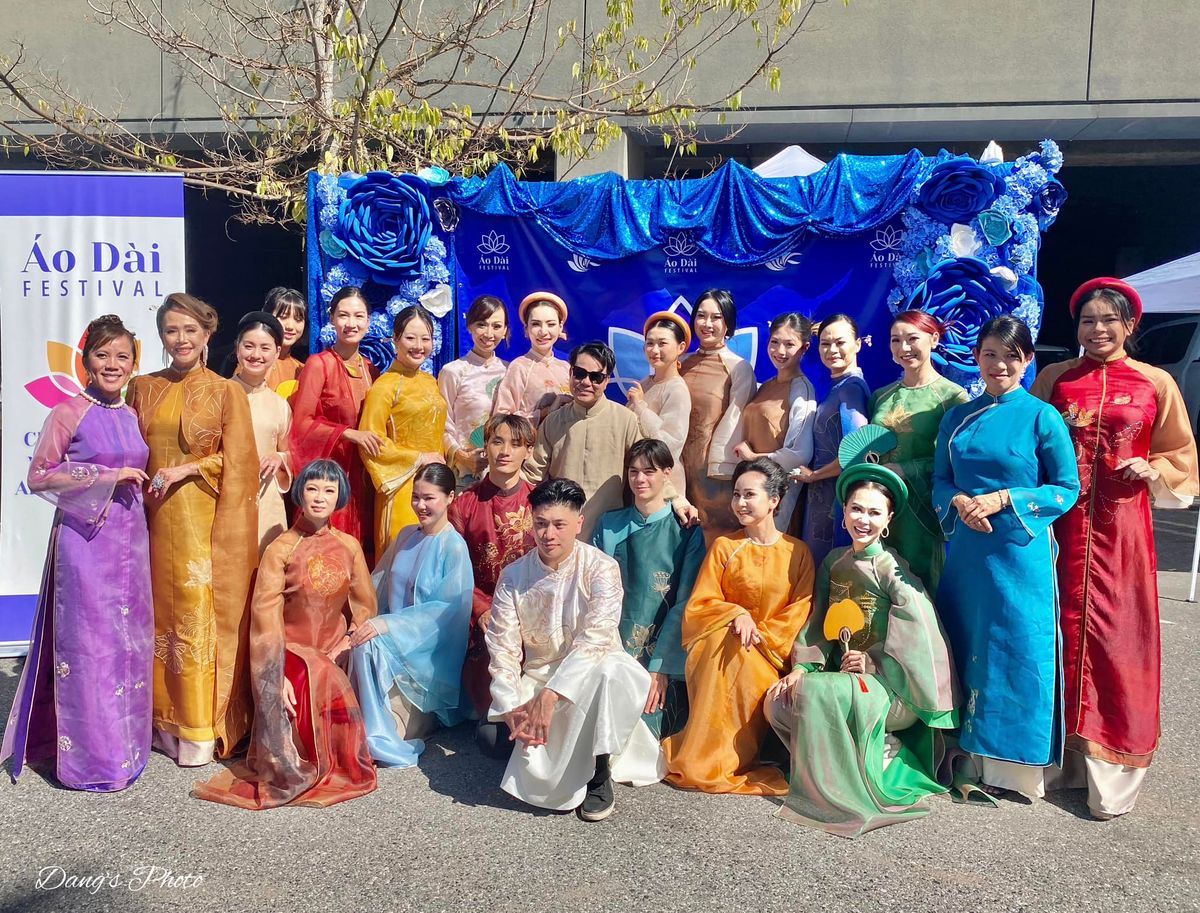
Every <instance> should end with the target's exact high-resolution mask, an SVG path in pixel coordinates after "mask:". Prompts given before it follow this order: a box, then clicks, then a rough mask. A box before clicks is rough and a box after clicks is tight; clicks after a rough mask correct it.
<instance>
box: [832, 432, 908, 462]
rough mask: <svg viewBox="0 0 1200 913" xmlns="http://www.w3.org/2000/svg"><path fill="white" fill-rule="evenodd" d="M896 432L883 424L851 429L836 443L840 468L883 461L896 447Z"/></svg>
mask: <svg viewBox="0 0 1200 913" xmlns="http://www.w3.org/2000/svg"><path fill="white" fill-rule="evenodd" d="M897 443H898V442H897V440H896V432H895V431H893V430H892V429H891V428H885V427H884V426H883V425H863V426H862V427H861V428H859V429H857V430H856V431H851V432H850V433H849V434H847V435H846V436H845V437H844V438H842V442H841V443H840V444H839V445H838V462H839V463H841V464H842V469H846V468H848V467H850V466H853V465H854V464H855V463H883V462H885V460H883V457H884V456H885V455H886V454H888V453H891V452H892V451H893V450H895V449H896V444H897Z"/></svg>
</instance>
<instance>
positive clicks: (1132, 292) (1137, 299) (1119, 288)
mask: <svg viewBox="0 0 1200 913" xmlns="http://www.w3.org/2000/svg"><path fill="white" fill-rule="evenodd" d="M1102 288H1107V289H1112V290H1113V291H1114V292H1120V293H1121V294H1122V295H1124V296H1125V297H1126V298H1127V299H1129V307H1130V309H1131V310H1132V311H1133V319H1134V320H1141V319H1142V296H1141V295H1139V294H1138V293H1137V289H1135V288H1134V287H1133V286H1132V285H1130V284H1129V283H1128V282H1123V281H1121V280H1120V279H1114V278H1112V277H1111V276H1101V277H1100V278H1098V279H1089V280H1088V281H1087V282H1085V283H1083V285H1081V286H1079V288H1077V289H1075V294H1074V295H1072V296H1071V303H1070V305H1068V309H1069V310H1070V312H1071V319H1072V320H1074V319H1075V311H1076V310H1078V308H1079V302H1080V301H1082V300H1083V299H1084V298H1086V297H1087V296H1088V295H1089V294H1091V293H1092V292H1094V291H1096V290H1097V289H1102Z"/></svg>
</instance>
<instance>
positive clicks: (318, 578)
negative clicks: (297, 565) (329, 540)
mask: <svg viewBox="0 0 1200 913" xmlns="http://www.w3.org/2000/svg"><path fill="white" fill-rule="evenodd" d="M304 573H305V575H306V576H307V577H308V583H309V585H310V586H311V587H312V588H313V589H314V590H315V591H316V592H318V593H320V594H321V595H322V596H333V595H334V594H336V593H338V592H339V591H340V590H341V589H342V586H343V584H344V583H345V582H346V581H347V580H349V579H350V575H349V573H347V571H346V568H345V567H343V566H342V565H340V564H338V563H337V562H336V561H333V560H331V559H329V558H327V557H325V556H324V555H313V556H312V557H311V558H309V559H308V564H307V565H306V566H305V568H304Z"/></svg>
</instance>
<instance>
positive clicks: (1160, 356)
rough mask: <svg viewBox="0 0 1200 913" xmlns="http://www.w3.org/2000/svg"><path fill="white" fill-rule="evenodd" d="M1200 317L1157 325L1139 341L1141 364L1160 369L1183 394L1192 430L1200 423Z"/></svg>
mask: <svg viewBox="0 0 1200 913" xmlns="http://www.w3.org/2000/svg"><path fill="white" fill-rule="evenodd" d="M1197 330H1200V314H1186V315H1184V316H1182V317H1177V318H1173V319H1171V320H1166V321H1163V322H1162V323H1155V324H1154V325H1153V326H1150V327H1148V328H1147V329H1146V330H1144V331H1142V332H1140V333H1138V335H1137V337H1136V343H1135V345H1136V348H1137V351H1136V352H1132V353H1130V354H1132V355H1133V357H1134V358H1136V359H1138V361H1144V362H1148V363H1150V364H1152V365H1158V366H1159V367H1160V368H1162V369H1163V370H1164V371H1166V372H1167V373H1169V374H1170V375H1171V376H1172V377H1173V378H1175V383H1177V384H1179V389H1180V390H1181V391H1182V392H1183V399H1184V402H1185V403H1186V404H1187V410H1188V416H1189V417H1190V419H1191V423H1192V428H1193V429H1195V428H1197V423H1198V422H1200V332H1197Z"/></svg>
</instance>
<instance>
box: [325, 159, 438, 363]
mask: <svg viewBox="0 0 1200 913" xmlns="http://www.w3.org/2000/svg"><path fill="white" fill-rule="evenodd" d="M449 179H450V175H449V174H448V173H447V172H446V171H445V170H444V169H441V168H426V169H423V170H422V171H420V172H418V173H417V174H415V175H414V174H392V173H391V172H387V171H372V172H369V173H368V174H365V175H357V174H351V173H345V174H342V175H340V176H333V175H322V176H320V177H317V176H314V178H313V183H312V184H310V186H311V187H312V192H313V196H314V197H315V203H316V205H315V206H314V207H313V210H312V211H313V212H314V213H315V216H316V218H315V220H311V219H310V225H309V242H310V251H309V264H310V275H311V274H312V270H313V266H314V256H315V257H316V264H315V265H316V267H317V268H318V272H317V273H316V275H319V276H320V277H321V279H320V283H319V286H317V287H316V292H317V297H318V298H319V302H316V301H314V302H312V303H311V304H310V308H309V310H310V314H319V315H320V318H321V323H320V324H318V323H317V322H316V321H314V322H313V325H314V326H317V325H319V326H320V330H319V331H318V332H317V333H316V334H315V337H316V338H315V342H316V345H315V346H314V351H315V350H318V349H327V348H329V346H331V345H333V343H334V340H335V339H336V333H335V331H334V329H333V326H332V325H331V324H330V323H329V322H328V312H329V303H330V301H332V299H333V296H334V295H335V294H337V292H338V291H339V290H340V289H342V288H345V287H346V286H348V285H354V286H359V287H360V288H362V289H363V292H364V293H365V294H366V296H367V301H368V303H369V304H370V310H371V314H370V324H369V326H368V328H367V332H366V335H365V337H364V339H363V342H362V346H361V348H362V351H363V354H364V355H366V357H367V358H369V359H370V360H371V361H372V362H373V363H374V364H375V366H376V367H378V368H379V369H380V370H386V369H387V367H388V366H389V365H390V364H391V363H392V360H393V359H394V358H395V357H396V350H395V347H394V345H393V344H392V323H393V321H394V319H395V317H396V315H397V314H398V313H400V311H401V310H402V309H404V308H405V307H408V306H409V305H414V304H420V305H422V306H423V307H424V308H425V309H426V310H427V311H429V312H430V313H431V314H432V315H433V316H434V317H435V318H436V319H435V320H434V324H433V353H432V355H431V356H430V357H429V358H428V359H427V360H426V361H425V364H423V365H422V366H421V370H423V371H426V372H427V373H430V374H433V373H435V370H436V368H437V367H439V366H440V365H441V364H442V363H443V362H444V361H448V360H452V359H453V358H454V357H455V355H454V354H453V353H451V352H447V353H446V354H447V355H448V356H449V357H448V358H446V357H441V356H442V346H443V341H444V340H445V338H446V337H447V335H449V336H450V337H451V338H453V332H454V331H453V321H454V314H453V309H454V308H453V295H452V294H451V289H450V285H449V283H450V268H449V266H448V265H447V260H448V258H449V254H448V252H447V249H446V243H445V241H444V240H443V239H442V238H441V237H439V236H438V233H437V226H435V224H434V220H433V218H432V214H431V205H430V200H429V197H430V194H431V192H432V191H434V190H435V189H436V188H438V187H440V186H442V185H443V184H445V183H446V182H447V181H448V180H449ZM442 202H444V201H443V200H440V199H439V200H435V201H434V207H432V208H435V209H436V210H437V212H438V215H439V222H440V223H442V224H441V225H440V228H441V230H442V232H446V231H450V230H453V225H451V226H449V228H447V227H446V225H445V221H446V220H445V218H444V217H443V216H442V212H441V207H439V206H437V204H439V203H442ZM314 221H315V224H312V223H313V222H314ZM314 241H315V242H316V243H315V247H316V248H317V249H316V250H313V247H314V245H313V242H314ZM448 315H449V316H448Z"/></svg>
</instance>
